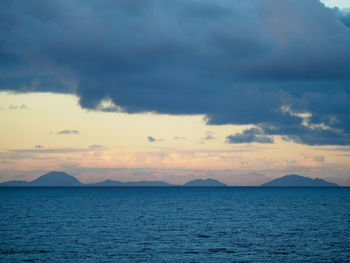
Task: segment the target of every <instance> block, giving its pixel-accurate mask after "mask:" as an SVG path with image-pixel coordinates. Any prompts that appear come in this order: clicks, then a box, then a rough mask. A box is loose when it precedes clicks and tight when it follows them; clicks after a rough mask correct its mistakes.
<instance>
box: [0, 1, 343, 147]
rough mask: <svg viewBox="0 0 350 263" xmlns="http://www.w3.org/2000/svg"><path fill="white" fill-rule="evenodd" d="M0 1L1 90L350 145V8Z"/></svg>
mask: <svg viewBox="0 0 350 263" xmlns="http://www.w3.org/2000/svg"><path fill="white" fill-rule="evenodd" d="M0 5H1V6H0V10H1V11H0V12H1V17H2V19H1V22H0V66H1V68H2V71H1V73H0V74H1V75H0V76H1V77H0V89H1V90H11V91H15V92H35V91H36V92H41V91H45V92H61V93H73V94H76V95H77V96H79V99H80V100H79V101H80V105H81V106H82V107H83V108H87V109H93V110H100V111H107V112H109V111H124V112H128V113H136V112H156V113H164V114H205V115H206V120H207V122H208V124H239V125H240V124H242V125H243V124H244V125H247V124H250V125H255V126H257V127H260V129H263V130H264V132H265V134H266V135H275V134H276V135H281V136H285V137H289V138H291V139H292V140H293V141H295V142H298V143H304V144H310V145H325V144H332V145H350V87H349V85H348V83H349V81H350V74H349V73H350V53H349V48H348V47H349V46H350V28H349V27H348V15H346V14H345V13H341V15H340V12H339V9H336V8H335V9H331V8H327V7H325V6H324V5H323V4H322V3H320V2H319V1H318V0H310V1H305V0H285V1H280V0H266V1H264V2H262V1H259V0H246V1H225V0H218V1H210V0H203V1H197V0H178V1H176V2H171V1H159V0H148V1H126V0H122V1H107V2H105V1H97V0H93V1H83V0H77V1H68V0H62V1H59V2H57V1H48V0H45V1H44V0H37V1H26V2H25V3H24V4H23V1H19V0H13V1H5V2H3V3H1V4H0ZM286 10H288V11H286ZM306 10H307V11H306ZM286 109H289V110H286ZM305 114H307V115H308V116H309V117H308V120H307V121H306V120H305V118H304V117H303V116H305Z"/></svg>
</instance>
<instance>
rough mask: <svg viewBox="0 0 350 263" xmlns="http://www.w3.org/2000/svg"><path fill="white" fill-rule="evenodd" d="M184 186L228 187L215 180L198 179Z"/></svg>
mask: <svg viewBox="0 0 350 263" xmlns="http://www.w3.org/2000/svg"><path fill="white" fill-rule="evenodd" d="M183 186H196V187H197V186H212V187H223V186H227V185H226V184H224V183H222V182H220V181H218V180H214V179H196V180H192V181H189V182H187V183H185V184H184V185H183Z"/></svg>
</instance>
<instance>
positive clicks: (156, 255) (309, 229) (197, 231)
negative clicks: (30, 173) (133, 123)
mask: <svg viewBox="0 0 350 263" xmlns="http://www.w3.org/2000/svg"><path fill="white" fill-rule="evenodd" d="M0 262H350V188H258V187H257V188H254V187H253V188H244V187H227V188H186V187H158V188H156V187H154V188H152V187H115V188H88V187H82V188H2V189H0Z"/></svg>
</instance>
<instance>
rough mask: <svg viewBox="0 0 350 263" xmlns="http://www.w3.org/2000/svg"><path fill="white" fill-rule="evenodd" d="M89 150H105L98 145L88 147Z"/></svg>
mask: <svg viewBox="0 0 350 263" xmlns="http://www.w3.org/2000/svg"><path fill="white" fill-rule="evenodd" d="M88 148H89V149H95V150H100V149H105V148H106V147H104V146H102V145H99V144H92V145H90V146H89V147H88Z"/></svg>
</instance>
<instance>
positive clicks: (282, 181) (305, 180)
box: [261, 174, 338, 187]
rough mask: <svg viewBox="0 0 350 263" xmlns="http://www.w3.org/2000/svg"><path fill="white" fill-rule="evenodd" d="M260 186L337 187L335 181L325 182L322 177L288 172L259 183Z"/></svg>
mask: <svg viewBox="0 0 350 263" xmlns="http://www.w3.org/2000/svg"><path fill="white" fill-rule="evenodd" d="M261 186H262V187H338V185H337V184H335V183H330V182H327V181H325V180H323V179H319V178H316V179H312V178H309V177H305V176H300V175H297V174H290V175H286V176H283V177H279V178H276V179H274V180H272V181H270V182H267V183H265V184H262V185H261Z"/></svg>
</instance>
